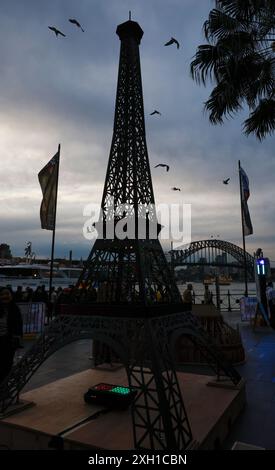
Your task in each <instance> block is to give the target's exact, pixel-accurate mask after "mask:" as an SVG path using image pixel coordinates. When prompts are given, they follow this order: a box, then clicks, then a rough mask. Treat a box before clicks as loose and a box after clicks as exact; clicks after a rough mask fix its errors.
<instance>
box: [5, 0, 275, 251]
mask: <svg viewBox="0 0 275 470" xmlns="http://www.w3.org/2000/svg"><path fill="white" fill-rule="evenodd" d="M212 6H213V2H212V1H211V0H169V1H167V0H78V1H76V0H47V1H45V0H26V1H22V0H1V15H0V54H1V60H0V142H1V170H2V171H1V190H0V242H6V243H9V244H10V245H11V249H12V252H13V254H14V255H23V251H24V247H25V244H26V242H27V241H29V240H30V241H32V244H33V250H34V251H35V252H36V253H37V255H40V256H44V257H45V256H46V257H47V256H49V255H50V243H51V232H50V231H46V230H41V228H40V219H39V207H40V203H41V189H40V186H39V184H38V179H37V173H38V172H39V171H40V169H41V168H42V167H43V166H44V165H45V164H46V163H47V161H48V160H49V159H50V158H51V157H52V156H53V155H54V153H55V152H56V150H57V146H58V143H59V142H60V143H61V146H62V151H61V165H60V186H59V200H58V215H57V234H56V255H59V256H68V253H69V250H70V249H72V250H73V255H74V257H80V256H82V257H83V258H85V257H86V256H87V255H88V253H89V251H90V247H91V242H89V241H87V240H85V239H84V238H83V234H82V227H83V223H84V222H85V220H86V218H85V217H83V207H84V206H85V204H88V203H90V202H93V203H97V202H98V203H100V200H101V195H102V190H103V184H104V177H105V172H106V166H107V161H108V155H109V149H110V143H111V137H112V126H113V116H114V103H115V92H116V82H117V68H118V57H119V47H120V41H119V39H118V37H117V36H116V34H115V30H116V26H117V25H118V24H120V23H122V22H124V21H126V20H127V19H128V11H129V10H131V11H132V19H134V20H135V21H138V22H139V24H140V25H141V27H142V29H143V30H144V36H143V39H142V43H141V47H140V52H141V67H142V79H143V91H144V106H145V115H146V130H147V145H148V150H149V156H150V162H151V166H152V167H153V166H154V165H155V164H157V163H159V162H163V161H164V162H166V163H168V164H170V166H171V170H170V172H169V173H168V174H165V172H163V171H159V170H155V169H153V171H152V175H153V184H154V190H155V198H156V202H158V203H178V202H181V203H187V204H191V205H192V240H193V241H194V240H201V239H207V238H210V237H211V235H214V236H217V235H219V236H220V238H221V239H224V240H228V241H231V242H233V243H237V244H241V224H240V205H239V187H238V172H237V163H238V160H239V159H240V160H241V162H242V166H243V167H244V169H245V170H246V172H247V173H248V176H249V178H250V191H251V197H250V200H249V207H250V213H251V218H252V222H253V226H254V235H252V236H249V237H247V249H248V251H250V252H253V251H254V250H255V249H256V248H258V247H259V246H260V247H262V248H263V249H264V252H265V254H266V255H267V256H270V258H271V259H272V260H275V247H274V232H275V217H274V212H275V208H274V200H275V189H274V174H275V163H274V162H275V158H274V137H269V138H267V139H266V140H265V141H264V142H263V143H262V144H260V143H259V142H258V141H257V140H256V139H255V138H254V137H249V138H247V137H245V136H243V135H242V133H241V120H242V118H244V116H245V113H244V115H243V116H239V117H238V118H236V119H235V120H231V121H230V120H229V121H228V122H227V123H226V124H225V125H224V126H222V127H220V126H219V127H213V126H211V125H210V124H209V122H208V119H207V116H206V115H204V113H203V102H204V101H205V100H206V98H207V97H208V94H209V91H210V89H209V88H208V89H207V88H203V87H199V86H198V85H196V84H195V83H194V82H193V81H192V79H191V77H190V68H189V65H190V61H191V58H192V56H193V55H194V53H195V50H196V46H197V45H198V44H200V43H202V42H204V41H203V35H202V25H203V21H204V20H205V19H206V18H207V15H208V12H209V10H210V8H211V7H212ZM71 17H73V18H77V19H78V20H79V21H80V22H81V23H82V25H83V27H84V29H85V33H82V32H81V31H79V30H78V29H77V28H75V27H73V25H71V24H70V23H69V22H68V18H71ZM49 25H54V26H56V27H58V28H60V29H61V30H62V31H63V32H64V33H65V34H66V38H61V37H59V38H57V39H56V38H55V35H54V33H52V32H51V31H50V30H49V29H48V26H49ZM171 36H174V37H176V38H177V39H178V40H179V42H180V43H181V45H182V47H181V48H180V49H179V50H177V49H176V48H175V47H173V46H172V47H163V44H164V43H165V42H166V41H167V40H168V39H170V37H171ZM155 108H156V109H159V110H160V111H161V112H162V116H161V117H158V116H154V117H151V116H150V115H149V114H150V112H151V111H152V110H153V109H155ZM225 177H230V178H231V181H230V184H229V185H228V186H224V185H223V184H222V179H223V178H225ZM172 186H179V187H181V188H182V191H181V193H179V192H173V191H171V189H170V188H171V187H172Z"/></svg>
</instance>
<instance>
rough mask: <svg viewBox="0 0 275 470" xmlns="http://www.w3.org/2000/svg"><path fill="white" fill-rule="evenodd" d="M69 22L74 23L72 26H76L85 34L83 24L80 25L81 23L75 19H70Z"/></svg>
mask: <svg viewBox="0 0 275 470" xmlns="http://www.w3.org/2000/svg"><path fill="white" fill-rule="evenodd" d="M69 22H70V23H72V24H75V25H76V26H77V27H78V28H80V29H81V31H82V32H83V33H84V29H83V28H82V26H81V24H80V23H79V21H77V20H75V19H74V18H70V19H69Z"/></svg>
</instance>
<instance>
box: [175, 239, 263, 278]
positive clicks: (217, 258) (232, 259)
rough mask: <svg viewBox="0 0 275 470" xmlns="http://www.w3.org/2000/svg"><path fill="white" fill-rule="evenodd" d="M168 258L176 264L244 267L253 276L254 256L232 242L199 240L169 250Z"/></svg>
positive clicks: (241, 268)
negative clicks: (181, 247)
mask: <svg viewBox="0 0 275 470" xmlns="http://www.w3.org/2000/svg"><path fill="white" fill-rule="evenodd" d="M169 254H170V260H171V265H172V266H173V267H177V266H215V267H231V268H239V269H240V270H243V269H245V260H246V267H247V272H248V275H249V276H250V277H251V278H253V277H254V257H253V256H252V255H251V254H249V253H248V252H244V250H243V249H242V248H240V247H239V246H237V245H234V244H233V243H230V242H227V241H224V240H218V239H213V238H211V239H209V240H200V241H194V242H192V243H190V245H189V246H187V247H186V248H184V249H178V250H171V251H170V253H169Z"/></svg>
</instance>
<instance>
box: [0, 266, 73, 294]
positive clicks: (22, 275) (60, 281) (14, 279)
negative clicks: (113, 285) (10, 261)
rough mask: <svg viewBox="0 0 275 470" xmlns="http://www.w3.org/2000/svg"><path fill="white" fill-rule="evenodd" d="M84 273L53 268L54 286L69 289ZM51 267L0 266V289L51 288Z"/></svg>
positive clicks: (69, 268) (66, 268)
mask: <svg viewBox="0 0 275 470" xmlns="http://www.w3.org/2000/svg"><path fill="white" fill-rule="evenodd" d="M81 272H82V269H81V268H72V267H58V266H54V268H53V286H54V287H56V288H57V287H62V288H65V287H69V286H72V285H74V284H76V282H77V281H78V278H79V276H80V274H81ZM49 280H50V266H49V265H43V264H15V265H5V266H0V287H5V286H7V285H9V286H11V287H12V289H13V290H16V289H17V287H18V286H22V288H23V290H25V289H26V288H27V287H30V288H32V289H36V288H37V287H38V286H42V285H44V286H45V288H46V289H48V288H49Z"/></svg>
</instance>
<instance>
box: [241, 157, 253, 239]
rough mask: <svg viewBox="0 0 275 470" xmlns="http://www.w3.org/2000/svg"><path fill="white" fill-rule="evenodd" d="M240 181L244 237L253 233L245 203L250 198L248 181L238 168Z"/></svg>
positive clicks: (243, 172)
mask: <svg viewBox="0 0 275 470" xmlns="http://www.w3.org/2000/svg"><path fill="white" fill-rule="evenodd" d="M240 180H241V201H242V216H243V226H244V235H245V236H246V235H251V234H252V233H253V227H252V223H251V219H250V214H249V210H248V205H247V201H248V198H249V196H250V191H249V179H248V176H247V174H246V173H245V171H244V170H243V169H242V167H241V166H240Z"/></svg>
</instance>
